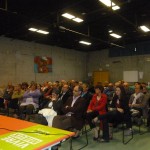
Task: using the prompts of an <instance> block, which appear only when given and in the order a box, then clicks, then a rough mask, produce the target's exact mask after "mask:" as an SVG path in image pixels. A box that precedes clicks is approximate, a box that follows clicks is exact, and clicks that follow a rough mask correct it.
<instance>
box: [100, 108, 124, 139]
mask: <svg viewBox="0 0 150 150" xmlns="http://www.w3.org/2000/svg"><path fill="white" fill-rule="evenodd" d="M98 118H99V119H100V120H102V121H103V138H104V139H105V140H109V124H108V123H117V124H119V123H121V122H122V121H123V120H124V114H121V113H120V112H118V111H110V112H107V113H106V114H105V115H99V116H98Z"/></svg>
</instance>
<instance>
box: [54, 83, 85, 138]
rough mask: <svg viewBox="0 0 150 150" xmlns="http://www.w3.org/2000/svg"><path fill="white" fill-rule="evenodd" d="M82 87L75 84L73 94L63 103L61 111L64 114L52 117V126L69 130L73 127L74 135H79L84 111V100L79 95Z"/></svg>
mask: <svg viewBox="0 0 150 150" xmlns="http://www.w3.org/2000/svg"><path fill="white" fill-rule="evenodd" d="M82 91H83V89H82V87H80V86H75V87H74V90H73V96H72V97H69V98H68V100H67V101H66V103H65V104H64V106H63V108H62V111H63V113H64V115H59V116H56V117H54V119H53V124H52V126H53V127H55V128H59V129H64V130H69V129H70V128H73V129H74V131H75V132H76V134H75V137H78V136H79V131H80V130H81V129H82V127H83V125H84V118H83V115H84V113H85V106H86V103H85V100H84V99H83V98H82V97H81V94H82Z"/></svg>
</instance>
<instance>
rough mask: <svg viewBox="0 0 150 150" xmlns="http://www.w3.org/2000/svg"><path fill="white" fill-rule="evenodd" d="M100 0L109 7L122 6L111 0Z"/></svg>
mask: <svg viewBox="0 0 150 150" xmlns="http://www.w3.org/2000/svg"><path fill="white" fill-rule="evenodd" d="M99 1H100V2H102V3H103V4H104V5H106V6H107V7H112V9H113V10H118V9H120V7H119V6H118V5H116V4H115V3H114V2H112V1H111V0H99Z"/></svg>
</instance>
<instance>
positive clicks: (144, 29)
mask: <svg viewBox="0 0 150 150" xmlns="http://www.w3.org/2000/svg"><path fill="white" fill-rule="evenodd" d="M140 28H141V30H143V31H144V32H149V31H150V29H149V28H148V27H146V26H140Z"/></svg>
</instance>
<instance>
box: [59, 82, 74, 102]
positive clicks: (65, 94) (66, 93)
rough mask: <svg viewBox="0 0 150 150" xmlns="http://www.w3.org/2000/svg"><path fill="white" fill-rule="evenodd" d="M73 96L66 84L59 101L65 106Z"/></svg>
mask: <svg viewBox="0 0 150 150" xmlns="http://www.w3.org/2000/svg"><path fill="white" fill-rule="evenodd" d="M70 96H72V92H71V91H70V90H69V86H68V85H67V84H64V85H63V87H62V90H61V93H60V96H59V99H61V100H62V102H63V104H65V103H66V101H67V99H68V98H69V97H70Z"/></svg>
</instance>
